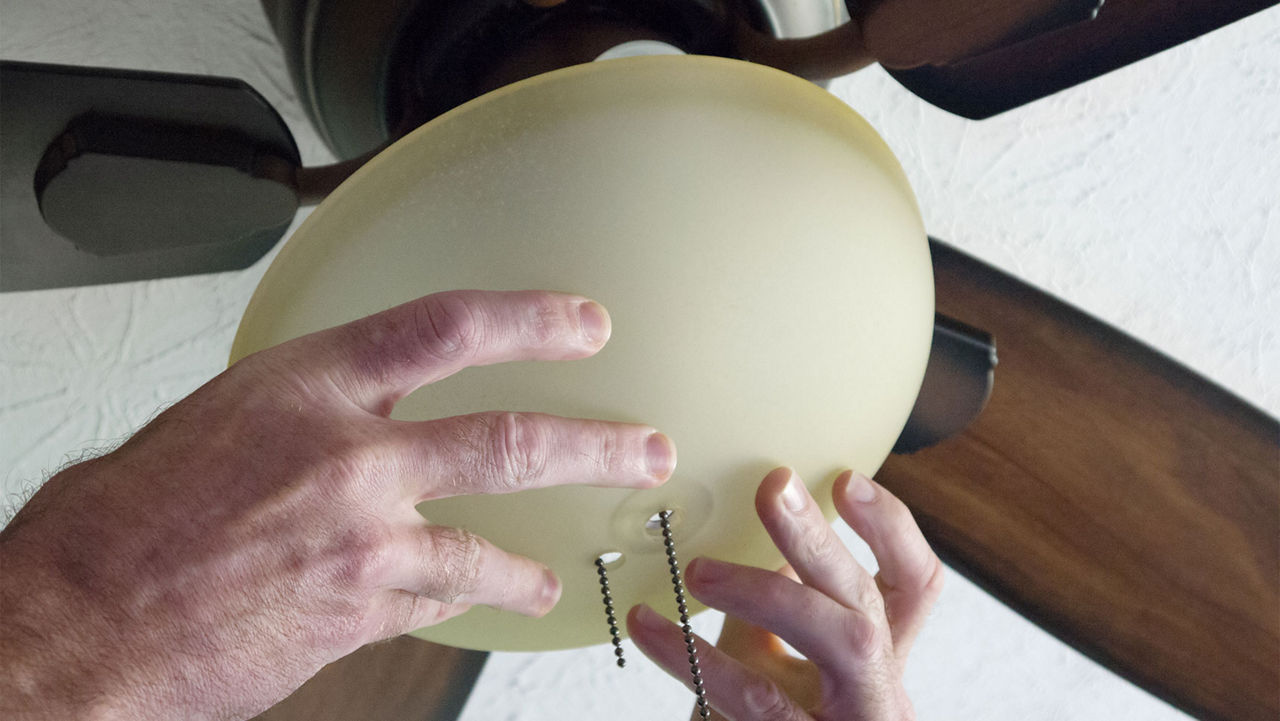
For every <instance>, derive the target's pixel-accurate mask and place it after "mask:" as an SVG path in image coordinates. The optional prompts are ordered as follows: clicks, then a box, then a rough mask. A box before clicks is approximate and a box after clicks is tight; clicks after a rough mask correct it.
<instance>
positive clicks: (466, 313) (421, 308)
mask: <svg viewBox="0 0 1280 721" xmlns="http://www.w3.org/2000/svg"><path fill="white" fill-rule="evenodd" d="M413 320H414V331H415V332H416V333H417V340H418V342H419V343H420V344H421V346H422V349H423V350H424V351H425V352H426V353H427V354H428V355H430V356H432V357H434V358H439V359H442V360H455V359H457V358H459V357H464V356H466V355H468V354H469V353H470V352H471V350H472V349H474V348H476V347H477V346H478V345H479V344H480V342H481V341H482V340H483V335H484V333H483V331H484V327H483V323H481V321H480V317H479V315H478V314H477V312H476V310H475V309H474V308H473V307H472V305H471V303H469V302H468V301H466V300H465V299H464V298H462V297H461V296H459V295H457V294H452V293H437V294H435V295H429V296H427V297H425V298H423V299H422V300H421V301H420V302H419V303H417V304H416V305H415V306H414V315H413Z"/></svg>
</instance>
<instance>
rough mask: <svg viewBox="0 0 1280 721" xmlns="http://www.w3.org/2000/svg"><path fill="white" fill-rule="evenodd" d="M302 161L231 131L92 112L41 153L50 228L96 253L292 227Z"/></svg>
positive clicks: (227, 239) (43, 208)
mask: <svg viewBox="0 0 1280 721" xmlns="http://www.w3.org/2000/svg"><path fill="white" fill-rule="evenodd" d="M296 167H297V166H296V165H295V164H293V163H292V162H290V161H289V160H288V159H286V158H281V157H279V155H277V154H273V152H272V149H269V148H268V149H263V148H260V147H256V144H255V143H254V141H253V140H252V139H250V138H248V137H247V136H245V135H243V134H241V133H238V132H236V131H234V130H227V129H224V128H215V127H207V126H196V125H186V124H178V123H169V122H162V121H155V120H152V119H141V118H130V117H123V116H115V115H100V114H96V113H89V114H86V115H82V116H80V117H78V118H75V119H74V120H72V121H71V123H70V124H69V125H68V127H67V129H66V131H64V132H63V133H62V134H61V135H59V136H58V137H57V139H55V140H54V142H53V143H52V144H51V145H50V146H49V147H48V149H47V150H46V151H45V153H44V156H43V157H42V159H41V161H40V164H39V165H38V166H37V168H36V174H35V192H36V198H37V202H38V204H39V207H40V214H41V216H42V217H43V218H44V220H45V222H46V223H47V224H48V225H49V227H50V228H52V229H53V230H54V231H55V232H57V233H58V234H59V235H61V236H62V237H64V238H66V239H68V240H70V241H71V242H72V243H73V244H74V245H75V246H76V248H78V249H79V250H81V251H84V252H86V253H90V254H93V255H96V256H116V255H127V254H131V253H144V252H147V251H151V250H163V249H177V248H185V247H190V246H194V245H226V244H229V243H234V242H236V241H237V240H239V239H241V238H244V237H246V236H249V235H252V234H253V233H256V232H260V231H264V230H269V229H271V228H275V227H278V226H280V225H282V224H286V225H287V224H288V223H289V222H290V221H291V220H292V219H293V216H294V214H295V213H296V212H297V209H298V195H297V190H296V188H295V187H294V177H295V171H296Z"/></svg>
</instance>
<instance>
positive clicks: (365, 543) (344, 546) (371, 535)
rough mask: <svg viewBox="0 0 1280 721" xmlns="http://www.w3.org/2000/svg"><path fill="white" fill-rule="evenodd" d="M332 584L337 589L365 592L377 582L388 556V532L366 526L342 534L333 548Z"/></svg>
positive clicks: (385, 567) (376, 527)
mask: <svg viewBox="0 0 1280 721" xmlns="http://www.w3.org/2000/svg"><path fill="white" fill-rule="evenodd" d="M333 555H334V558H335V563H334V567H333V568H334V573H333V576H334V579H333V581H334V583H335V584H336V585H337V587H339V588H345V589H348V590H353V591H365V590H368V589H371V588H374V587H376V586H377V585H378V583H379V581H380V579H381V578H382V576H383V575H384V572H385V571H386V569H387V565H388V563H389V557H390V555H391V534H390V532H389V531H387V530H386V529H385V528H383V527H381V526H379V525H367V526H364V527H362V528H358V529H353V530H350V531H347V532H346V533H344V534H342V535H341V536H340V537H339V539H338V543H337V547H336V548H335V549H334V553H333Z"/></svg>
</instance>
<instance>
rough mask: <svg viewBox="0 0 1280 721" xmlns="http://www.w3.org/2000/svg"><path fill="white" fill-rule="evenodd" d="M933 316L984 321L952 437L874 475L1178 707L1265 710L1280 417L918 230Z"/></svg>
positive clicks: (939, 542) (1045, 612) (1012, 588)
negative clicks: (967, 397)
mask: <svg viewBox="0 0 1280 721" xmlns="http://www.w3.org/2000/svg"><path fill="white" fill-rule="evenodd" d="M932 250H933V258H934V271H935V273H936V282H937V306H938V311H939V312H940V313H946V314H948V315H951V316H954V317H957V318H963V319H964V320H965V321H966V322H968V323H972V324H974V325H976V326H979V327H981V328H983V329H984V330H987V331H989V332H990V333H992V334H993V335H994V336H995V337H996V342H997V347H998V348H999V354H1000V364H999V367H998V369H997V371H996V382H995V390H994V393H993V394H992V396H991V399H990V401H989V403H988V405H987V407H986V409H985V410H984V411H983V413H982V415H980V416H979V417H978V419H977V420H976V421H975V422H974V423H973V425H971V426H970V427H969V429H968V430H966V431H965V432H964V433H963V434H961V435H959V436H957V437H954V438H951V439H949V440H947V441H944V442H942V443H941V444H939V445H937V446H934V447H932V448H929V449H927V450H924V451H921V452H919V453H916V454H914V455H909V456H891V457H890V458H889V460H888V461H887V462H886V463H885V465H884V467H883V468H882V469H881V471H880V474H879V479H880V480H881V482H882V483H884V485H885V486H886V487H888V488H890V489H891V490H892V491H893V492H894V493H896V494H898V495H899V496H900V497H901V498H902V499H903V500H904V501H906V502H907V504H908V505H909V506H911V508H912V510H913V511H914V512H915V514H916V517H917V518H918V520H919V521H920V525H921V527H922V528H923V529H924V531H925V533H926V534H927V536H928V537H929V539H930V541H931V542H932V543H933V545H934V547H935V548H936V549H937V550H938V553H939V554H940V555H941V556H942V557H943V558H944V559H945V560H946V561H947V562H948V563H950V564H951V565H952V566H954V567H955V568H956V569H958V570H959V571H961V572H962V573H964V574H965V575H966V576H968V577H969V578H971V579H973V580H974V581H976V582H977V583H979V584H980V585H981V586H983V587H984V588H985V589H987V590H988V591H989V592H991V593H992V594H993V595H995V596H996V597H997V598H999V599H1000V600H1002V601H1004V602H1005V603H1007V604H1008V605H1009V606H1011V607H1012V608H1014V609H1015V610H1017V611H1019V612H1020V613H1022V614H1023V615H1025V616H1027V617H1028V618H1029V619H1031V620H1032V621H1034V622H1036V623H1037V624H1039V625H1040V626H1042V627H1044V628H1045V629H1047V630H1049V631H1050V632H1052V633H1054V634H1055V635H1057V636H1058V637H1060V638H1062V639H1063V640H1064V641H1066V642H1067V643H1069V644H1071V645H1072V646H1074V647H1076V648H1077V649H1079V650H1081V651H1083V652H1084V653H1086V654H1088V655H1089V656H1091V657H1093V658H1094V659H1096V660H1098V661H1100V662H1101V663H1102V664H1104V665H1106V666H1107V667H1109V668H1111V669H1112V670H1114V671H1116V672H1117V673H1119V674H1121V675H1122V676H1124V677H1126V678H1128V679H1129V680H1131V681H1133V682H1134V683H1136V684H1138V685H1139V686H1142V687H1143V688H1146V689H1148V690H1149V691H1151V692H1152V693H1155V694H1156V695H1158V696H1160V697H1162V698H1164V699H1166V700H1168V701H1169V702H1171V703H1173V704H1174V705H1176V706H1179V707H1181V708H1183V709H1185V710H1187V711H1189V712H1191V713H1193V714H1196V715H1198V716H1203V717H1207V718H1221V719H1266V720H1267V721H1274V719H1276V718H1278V717H1280V684H1277V680H1278V678H1277V677H1278V674H1280V424H1277V422H1276V420H1275V419H1273V418H1270V417H1269V416H1267V415H1265V414H1264V413H1262V412H1260V411H1258V410H1257V409H1255V408H1253V407H1252V406H1250V405H1248V404H1246V403H1244V402H1243V401H1241V400H1239V399H1238V398H1236V397H1234V396H1232V395H1231V394H1229V393H1227V392H1226V391H1224V390H1222V389H1221V388H1218V387H1217V386H1215V385H1213V384H1211V383H1209V382H1208V381H1206V380H1205V379H1203V378H1201V377H1199V376H1197V375H1196V374H1195V373H1192V372H1191V371H1189V370H1187V369H1186V368H1184V367H1183V366H1181V365H1179V364H1177V363H1175V362H1174V361H1172V360H1170V359H1169V358H1167V357H1165V356H1163V355H1161V354H1160V353H1158V352H1156V351H1154V350H1152V349H1151V348H1149V347H1147V346H1145V345H1143V344H1141V343H1139V342H1137V341H1135V340H1133V339H1132V338H1129V337H1128V336H1125V335H1124V334H1122V333H1120V332H1118V331H1116V330H1115V329H1114V328H1111V327H1109V326H1107V325H1106V324H1104V323H1101V322H1099V321H1098V320H1096V319H1094V318H1092V317H1090V316H1088V315H1086V314H1084V313H1082V312H1080V311H1079V310H1076V309H1075V308H1072V307H1071V306H1069V305H1067V304H1065V303H1063V302H1061V301H1059V300H1057V299H1055V298H1052V297H1050V296H1049V295H1047V294H1045V293H1042V292H1040V291H1038V290H1036V289H1034V288H1032V287H1030V286H1028V285H1027V284H1025V283H1023V282H1021V281H1019V280H1017V279H1015V278H1013V277H1011V276H1009V275H1006V274H1004V273H1002V272H1000V271H997V270H995V269H993V268H991V267H990V266H987V265H985V264H983V263H981V262H979V261H977V260H975V259H973V258H971V257H969V256H967V255H965V254H963V253H961V252H959V251H957V250H955V249H953V248H951V247H948V246H946V245H944V244H941V243H938V242H936V241H935V242H934V243H933V244H932Z"/></svg>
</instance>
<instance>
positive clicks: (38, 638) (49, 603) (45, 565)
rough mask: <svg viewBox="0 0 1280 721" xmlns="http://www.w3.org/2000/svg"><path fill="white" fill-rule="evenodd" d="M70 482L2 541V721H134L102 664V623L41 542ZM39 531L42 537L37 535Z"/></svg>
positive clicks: (36, 500)
mask: <svg viewBox="0 0 1280 721" xmlns="http://www.w3.org/2000/svg"><path fill="white" fill-rule="evenodd" d="M66 482H68V479H66V478H60V477H58V476H55V477H54V478H53V479H51V480H50V481H49V483H48V484H46V488H45V489H42V491H41V492H40V493H37V494H36V496H35V497H33V498H32V499H31V502H30V503H28V504H27V506H26V507H25V508H24V509H23V510H22V512H20V513H19V514H18V515H17V516H16V517H15V518H14V519H13V523H11V524H10V525H9V526H8V527H7V528H5V529H4V531H3V533H0V619H2V623H0V659H2V660H0V665H2V669H0V710H2V713H0V716H4V717H5V718H12V719H22V720H24V721H25V720H27V719H30V720H32V721H35V720H37V719H116V718H129V717H131V716H132V715H133V714H134V711H135V710H136V709H131V708H130V704H129V702H128V699H126V698H125V697H124V695H123V694H122V693H121V690H120V688H121V687H120V685H119V684H118V683H112V677H113V676H115V675H116V674H117V673H118V672H119V668H118V667H113V664H112V663H111V660H110V659H107V658H104V657H102V648H103V646H104V644H103V636H104V635H105V634H104V633H103V629H102V628H101V627H100V626H101V619H100V618H99V617H98V614H97V613H95V612H94V611H93V610H92V606H91V604H86V603H85V602H84V601H85V599H84V598H83V593H82V592H81V591H80V590H79V589H77V588H76V587H75V584H74V583H72V582H71V581H70V580H69V579H67V578H66V577H65V576H64V574H63V573H62V572H61V570H60V569H59V567H58V563H57V554H56V552H55V548H54V547H53V546H54V544H53V543H50V542H47V541H35V540H32V538H31V537H34V538H37V539H39V538H41V537H42V536H44V535H46V534H41V533H39V532H38V531H39V530H41V529H39V526H40V525H41V523H40V520H41V518H40V517H41V515H42V507H43V506H44V504H45V502H46V501H47V500H48V499H49V497H52V496H54V495H56V494H57V493H59V491H60V490H61V489H60V486H62V484H64V483H66ZM33 529H34V531H35V532H32V530H33Z"/></svg>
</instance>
